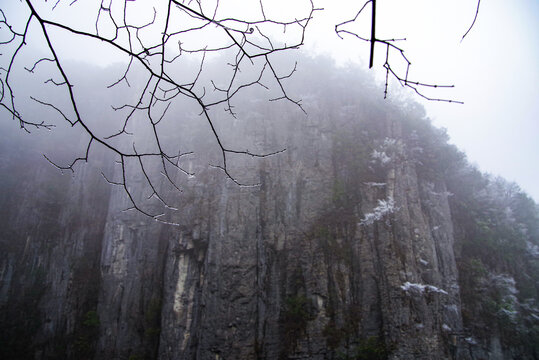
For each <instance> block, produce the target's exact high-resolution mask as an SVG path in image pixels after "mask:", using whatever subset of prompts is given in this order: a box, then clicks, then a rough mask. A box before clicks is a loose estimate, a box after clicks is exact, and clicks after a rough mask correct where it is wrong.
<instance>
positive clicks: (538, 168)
mask: <svg viewBox="0 0 539 360" xmlns="http://www.w3.org/2000/svg"><path fill="white" fill-rule="evenodd" d="M99 3H100V2H98V1H96V2H95V4H97V6H99ZM251 3H252V4H254V5H253V7H252V9H251V8H249V6H247V5H248V4H251ZM308 3H309V1H308V0H297V1H294V2H291V1H289V0H288V1H284V0H272V1H271V2H270V1H265V2H264V4H265V11H266V15H267V16H268V17H271V16H273V15H274V14H278V15H282V14H283V13H286V14H298V15H297V17H301V16H304V15H305V8H306V7H307V8H308ZM62 4H63V3H62ZM92 4H94V3H92V2H85V3H82V4H81V3H80V2H78V3H76V5H77V6H79V5H80V6H93V5H92ZM142 4H145V5H148V4H150V2H144V3H142ZM142 4H141V5H142ZM221 4H227V5H226V6H229V11H232V12H239V11H243V14H248V13H249V12H250V11H253V12H256V11H259V7H258V4H259V1H258V0H252V2H245V1H244V0H242V1H239V0H226V1H225V0H222V1H221ZM137 5H138V4H137ZM362 5H363V2H358V1H352V0H332V1H329V0H326V1H323V0H320V1H315V6H317V7H323V8H324V11H320V12H317V13H315V18H314V20H313V22H312V23H311V24H310V29H309V30H308V32H307V37H306V39H305V46H304V47H303V49H304V50H303V51H306V52H308V53H317V54H329V55H330V56H332V57H333V58H334V59H335V60H336V61H337V62H338V63H339V64H341V65H346V64H347V63H349V62H351V63H359V64H361V66H363V67H364V68H366V67H367V65H366V64H367V61H368V56H369V44H368V43H366V42H361V41H358V40H356V39H354V38H352V37H348V38H344V39H339V38H338V37H337V36H336V34H335V32H334V27H335V24H337V23H340V22H343V21H345V20H349V19H350V18H352V17H353V16H354V14H355V13H356V12H357V10H358V8H359V7H360V6H362ZM222 6H223V7H225V5H222ZM476 6H477V2H476V1H475V0H474V1H472V0H451V1H441V0H440V1H433V0H406V1H402V0H400V1H399V0H384V1H379V2H378V7H377V36H378V37H379V38H403V37H405V38H406V39H407V40H406V41H405V42H399V43H398V45H399V46H401V47H402V48H403V49H404V50H405V51H406V55H407V57H408V58H409V59H410V60H411V62H412V67H411V70H410V78H411V79H412V80H417V81H423V82H429V83H436V84H454V85H455V86H456V88H455V89H452V90H450V91H442V90H439V89H438V90H436V91H435V92H432V91H431V92H427V94H428V95H429V96H434V97H443V98H450V99H455V100H461V101H464V102H465V104H464V105H457V104H447V103H440V102H426V101H422V99H421V98H420V97H418V96H416V95H410V96H411V97H412V98H413V99H415V100H417V101H420V102H422V103H423V104H424V105H425V107H426V109H427V112H428V115H429V117H430V118H431V119H432V120H433V122H434V124H435V125H437V126H442V127H445V128H447V130H448V133H449V135H450V136H451V139H452V140H451V141H452V142H453V143H454V144H456V145H457V146H458V147H459V148H460V149H461V150H464V151H465V152H466V154H467V155H468V158H469V160H470V161H471V162H472V163H474V164H476V165H478V167H479V168H480V169H481V170H482V171H486V172H489V173H492V174H494V175H502V176H503V177H505V178H506V179H507V180H510V181H516V182H517V183H518V184H519V185H520V186H521V187H522V188H523V189H524V190H525V191H526V192H528V193H529V194H530V195H531V196H532V197H534V198H535V200H536V201H539V181H537V180H538V179H539V144H538V142H537V138H538V135H539V85H538V84H539V66H538V65H539V2H538V1H537V0H520V1H518V2H508V1H503V0H483V1H482V2H481V7H480V12H479V16H478V19H477V22H476V24H475V26H474V28H473V29H472V30H471V31H470V33H469V34H468V36H467V37H466V38H465V39H464V40H463V41H461V38H462V35H463V34H464V33H465V32H466V30H467V29H468V27H469V26H470V25H471V23H472V20H473V18H474V15H475V10H476ZM6 7H7V6H6V5H2V8H6ZM65 9H69V7H68V6H67V5H66V6H65V7H64V8H62V6H59V7H58V9H57V10H56V14H57V15H59V16H62V11H64V10H65ZM238 9H241V10H238ZM223 11H227V10H226V8H223ZM148 13H151V9H150V8H148V9H147V11H145V12H144V13H143V15H147V14H148ZM66 14H67V13H66ZM66 16H67V17H69V19H70V22H73V23H76V24H84V21H83V19H82V18H81V19H75V18H73V17H72V15H66ZM86 19H87V20H88V19H90V18H86ZM359 20H360V21H359V22H358V23H357V24H356V25H355V27H354V28H353V30H355V31H357V32H359V33H360V34H362V35H363V36H365V37H368V36H369V28H370V13H369V12H368V9H367V11H366V13H365V14H364V16H363V17H361V18H360V19H359ZM93 21H94V20H92V19H90V20H88V21H87V22H88V24H86V25H87V26H88V27H89V28H91V27H92V26H93V24H94V23H93ZM86 25H81V26H86ZM109 55H110V54H109ZM85 57H86V60H88V59H90V60H91V61H92V62H94V63H101V64H103V63H107V62H109V61H114V59H113V58H111V57H103V56H102V54H99V52H94V57H93V58H92V57H91V54H89V53H86V54H85ZM393 60H394V63H392V66H395V67H396V68H398V67H399V59H398V57H396V56H394V57H391V61H393ZM384 61H385V49H384V48H383V47H382V46H381V45H378V47H377V48H376V50H375V68H374V69H373V70H371V71H373V72H374V73H375V77H376V78H377V79H378V81H380V82H381V83H383V81H384V80H383V79H384V76H385V72H384V69H383V68H382V64H383V63H384ZM400 65H401V66H402V62H401V64H400ZM358 86H361V84H358ZM398 87H399V85H398V84H395V83H392V84H391V87H390V89H389V96H390V97H391V96H392V95H393V96H398V94H399V91H398V89H397V88H398ZM380 97H383V93H380Z"/></svg>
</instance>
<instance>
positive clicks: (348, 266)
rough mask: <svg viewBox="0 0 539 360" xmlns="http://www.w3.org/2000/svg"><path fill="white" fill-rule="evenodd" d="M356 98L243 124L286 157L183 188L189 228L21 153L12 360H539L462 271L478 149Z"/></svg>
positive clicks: (12, 253) (203, 174)
mask: <svg viewBox="0 0 539 360" xmlns="http://www.w3.org/2000/svg"><path fill="white" fill-rule="evenodd" d="M307 95H308V94H307ZM315 95H316V94H315ZM356 95H358V94H355V93H353V94H348V95H347V96H349V97H350V98H353V97H354V96H356ZM313 96H314V95H313ZM316 96H319V95H316ZM347 96H344V95H343V96H342V97H339V98H337V100H336V99H335V98H331V96H330V95H327V96H324V97H322V98H320V97H319V98H317V101H316V102H315V101H313V102H312V104H310V105H311V106H312V108H311V109H312V113H311V116H309V118H308V120H306V119H305V118H303V117H299V116H298V114H297V113H295V112H293V111H285V112H283V113H281V114H280V115H278V116H275V117H271V116H269V115H268V116H269V117H270V119H267V120H266V124H265V125H266V126H264V127H263V129H264V130H260V129H259V128H255V126H258V125H259V124H257V125H254V124H249V123H247V122H246V123H240V124H236V126H237V128H236V129H235V130H234V131H239V132H243V133H244V135H246V136H251V137H252V138H253V139H254V141H256V142H258V143H260V144H262V146H266V147H269V148H271V147H273V146H274V144H275V142H276V141H277V142H279V141H281V143H283V142H284V143H285V144H286V145H287V148H288V150H287V152H285V153H283V154H281V155H277V156H272V157H270V158H266V159H263V160H260V161H256V162H246V161H243V160H241V159H240V160H238V161H237V162H236V163H234V165H233V170H234V173H235V174H247V176H249V177H250V178H253V179H254V180H255V182H258V183H259V184H260V185H259V186H254V187H240V186H238V185H236V184H234V183H233V182H231V181H230V180H228V179H226V177H224V176H223V174H222V173H221V172H220V171H219V170H218V169H214V168H208V167H199V168H197V176H196V178H195V179H190V178H185V177H184V178H179V179H178V182H179V184H180V185H181V187H182V189H183V193H182V194H181V195H179V196H178V199H177V204H176V206H177V207H178V208H179V211H178V213H177V215H176V218H175V221H177V222H178V223H179V226H171V225H163V224H159V223H156V222H153V221H150V220H149V219H148V218H145V217H144V216H142V215H140V214H138V213H133V212H132V211H131V212H130V211H127V212H124V211H122V210H124V209H126V208H128V207H130V203H129V200H128V199H127V198H126V196H125V194H124V193H123V191H122V189H121V188H116V187H111V186H110V185H108V184H106V183H104V182H103V181H101V182H99V181H98V179H99V174H98V173H96V172H95V171H93V170H92V166H87V167H85V168H84V169H83V170H82V171H79V172H77V173H76V176H75V177H74V178H67V177H62V176H60V175H59V174H57V173H55V170H54V169H50V168H49V165H48V164H46V163H45V164H43V163H40V164H37V165H35V166H33V167H29V166H28V167H20V168H17V164H20V163H21V162H20V160H21V159H20V158H17V159H15V158H9V157H4V158H3V159H2V166H4V168H5V174H11V175H12V177H13V179H28V181H22V182H21V181H17V180H9V179H7V177H6V179H4V183H5V184H4V188H5V189H7V190H6V191H5V192H4V195H3V197H2V209H3V213H4V214H3V215H4V216H2V219H3V220H2V233H1V235H2V238H1V245H2V251H1V253H0V279H1V291H0V296H1V297H0V306H2V313H1V320H2V336H1V338H2V340H1V341H2V346H1V348H2V351H3V352H4V355H5V356H4V358H35V359H47V358H71V359H130V360H135V359H301V358H303V359H386V358H387V359H479V358H491V359H497V358H500V359H501V358H513V357H514V358H522V359H534V358H537V356H538V354H537V347H535V348H533V346H534V345H531V347H528V348H525V347H523V345H522V344H521V343H519V342H518V341H515V342H512V343H509V342H506V341H505V339H504V338H503V331H502V330H503V328H501V327H500V325H499V324H498V323H496V324H494V323H489V324H488V326H490V328H489V329H491V330H492V331H491V332H489V331H484V332H481V331H480V330H478V329H475V328H473V327H472V326H471V324H473V323H474V322H476V321H477V319H480V318H481V316H482V315H480V314H479V313H476V312H475V311H476V310H477V309H478V308H477V307H478V306H479V307H481V306H482V305H481V304H479V303H477V301H476V302H474V301H475V300H473V301H472V300H470V299H468V295H467V294H468V293H469V292H473V289H470V287H471V286H474V285H470V284H469V283H468V282H467V280H469V279H468V277H465V276H463V274H462V273H460V274H459V271H458V269H467V268H466V266H467V264H468V262H466V261H468V260H470V259H469V258H467V257H466V256H465V255H462V251H466V246H467V245H466V244H468V243H469V241H471V240H469V239H470V238H473V235H472V230H473V229H474V227H473V226H472V225H470V224H468V223H467V221H468V220H470V218H469V217H466V216H465V210H463V209H462V208H461V207H462V206H463V205H462V204H463V202H465V200H466V199H463V198H461V197H459V196H464V195H460V194H458V193H457V192H456V191H455V190H458V186H461V185H462V183H461V182H459V181H461V180H459V179H461V178H459V177H456V175H454V173H453V175H454V176H453V177H451V178H450V181H448V180H447V177H445V176H444V173H445V172H447V171H454V170H455V169H451V168H450V166H449V165H447V164H450V165H451V166H454V167H455V168H457V167H459V166H461V167H463V166H464V165H462V161H463V160H462V157H461V155H460V154H458V153H457V152H456V151H454V150H453V149H452V148H450V147H449V146H448V145H446V144H445V142H443V143H442V144H441V145H440V144H438V143H437V142H438V141H439V138H432V137H429V136H431V135H432V134H438V132H436V130H433V129H432V128H431V127H430V125H428V123H427V122H426V121H424V120H422V119H418V120H413V119H414V117H421V116H420V114H419V115H418V113H417V112H414V111H412V110H410V111H408V112H406V111H400V110H399V111H397V110H395V109H393V108H392V107H391V106H387V105H386V104H383V103H382V104H381V105H376V104H374V103H371V104H368V103H365V102H364V103H354V102H353V100H351V99H347V98H346V97H347ZM363 96H365V95H363ZM305 98H307V99H308V98H309V97H308V96H305ZM320 99H325V100H324V101H321V100H320ZM350 104H352V105H350ZM308 105H309V104H308ZM255 115H256V114H255ZM253 116H254V115H253ZM238 129H239V130H238ZM283 129H285V130H283ZM431 133H432V134H431ZM276 134H277V135H276ZM278 134H281V135H278ZM282 134H285V135H282ZM429 134H431V135H429ZM189 136H191V138H190V141H191V142H192V143H195V142H197V139H196V137H195V135H192V134H190V135H189ZM276 139H278V140H276ZM447 149H450V150H447ZM446 150H447V152H443V151H446ZM447 154H451V156H454V159H450V160H447V159H445V158H444V156H445V155H447ZM95 157H96V158H97V159H98V160H96V164H95V166H100V167H102V166H105V165H103V164H102V163H100V161H102V160H99V159H101V157H100V155H99V154H96V155H95ZM103 161H104V160H103ZM443 161H446V162H445V163H442V162H443ZM104 163H105V162H104ZM109 170H110V171H113V170H112V169H109ZM455 171H456V170H455ZM3 172H4V170H3ZM45 173H46V174H45ZM36 179H37V180H36ZM139 180H140V181H141V182H143V179H142V178H141V179H139ZM131 186H134V187H136V186H138V185H137V183H133V184H131ZM450 186H453V187H454V188H455V189H453V188H451V189H449V190H448V187H450ZM51 187H52V188H51ZM141 188H142V185H141ZM138 196H139V200H143V199H144V197H145V196H146V195H145V194H144V192H143V191H142V190H141V191H140V192H139V193H138ZM44 199H45V200H44ZM459 206H461V207H459ZM457 210H460V211H461V212H460V213H459V214H460V215H459V216H460V217H459V216H455V211H457ZM463 214H464V215H463ZM474 214H475V213H474ZM462 216H464V217H466V219H461V218H462ZM533 221H535V220H532V222H531V223H532V224H533ZM530 239H531V240H530ZM527 241H528V242H529V243H530V244H531V245H530V246H532V248H531V249H532V250H533V246H537V245H536V244H537V241H538V239H537V238H528V240H527ZM530 241H531V242H530ZM533 241H535V242H533ZM463 249H464V250H463ZM532 250H529V251H528V254H531V255H529V256H530V257H531V258H530V259H529V264H532V265H533V264H536V263H537V255H533V253H532V252H533V251H532ZM534 256H535V257H534ZM470 261H471V260H470ZM532 265H530V266H532ZM487 270H492V269H491V268H488V269H487ZM498 271H499V273H504V274H506V273H508V272H510V271H512V270H511V267H510V266H509V265H507V266H502V268H500V269H498ZM524 271H527V272H528V273H530V272H531V270H530V269H529V268H525V269H524ZM487 272H488V271H487ZM531 273H532V274H533V272H531ZM492 274H494V273H492ZM483 275H484V276H483V277H485V278H486V277H488V276H487V275H485V274H483ZM493 276H494V275H493ZM536 276H537V274H535V281H536V280H537V278H536ZM476 281H479V282H480V281H481V280H480V279H479V280H477V279H476ZM509 282H510V281H509ZM513 282H514V280H513ZM532 283H533V281H532ZM474 284H476V283H474ZM476 285H477V284H476ZM513 285H514V284H513ZM536 285H537V283H536V282H535V283H534V284H533V286H532V288H533V289H531V290H530V293H529V294H528V295H527V296H528V297H529V299H532V300H533V299H537V293H536V288H535V286H536ZM462 286H467V287H466V288H465V289H462ZM463 292H464V293H465V295H466V296H464V297H463ZM513 295H514V294H513ZM461 298H463V299H465V300H466V301H468V302H467V303H466V304H462V303H461ZM515 299H516V297H515ZM515 301H516V300H515ZM517 303H518V301H517ZM521 303H522V304H523V302H522V301H521ZM515 306H516V305H515ZM534 306H535V304H532V302H530V305H529V309H530V310H529V311H530V312H532V313H533V311H534V310H533V309H535V308H534ZM464 308H466V309H469V312H470V313H467V312H466V311H464V310H463V309H464ZM513 310H515V311H517V309H516V308H515V309H513ZM521 312H522V311H521ZM463 313H464V314H465V316H464V318H463ZM531 319H532V320H530V321H532V322H531V323H530V322H528V323H526V322H524V321H523V320H515V321H516V322H515V324H516V323H518V324H520V325H522V326H524V327H529V328H530V329H531V328H533V326H537V320H535V322H533V318H531ZM463 321H465V322H466V323H463ZM519 321H520V322H519ZM515 326H516V325H515ZM500 329H502V330H500ZM519 341H520V340H519ZM6 356H7V357H6Z"/></svg>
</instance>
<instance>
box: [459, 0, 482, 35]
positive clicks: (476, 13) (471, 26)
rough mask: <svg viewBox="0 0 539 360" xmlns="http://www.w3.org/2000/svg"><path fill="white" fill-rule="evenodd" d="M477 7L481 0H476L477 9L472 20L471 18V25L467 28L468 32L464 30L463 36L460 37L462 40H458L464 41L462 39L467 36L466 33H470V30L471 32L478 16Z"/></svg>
mask: <svg viewBox="0 0 539 360" xmlns="http://www.w3.org/2000/svg"><path fill="white" fill-rule="evenodd" d="M479 5H481V0H477V8H476V9H475V16H474V18H473V21H472V24H471V25H470V27H469V28H468V30H466V32H465V33H464V35H462V39H460V41H462V40H464V38H465V37H466V35H468V33H469V32H470V30H472V28H473V26H474V25H475V21H476V20H477V15H479Z"/></svg>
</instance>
